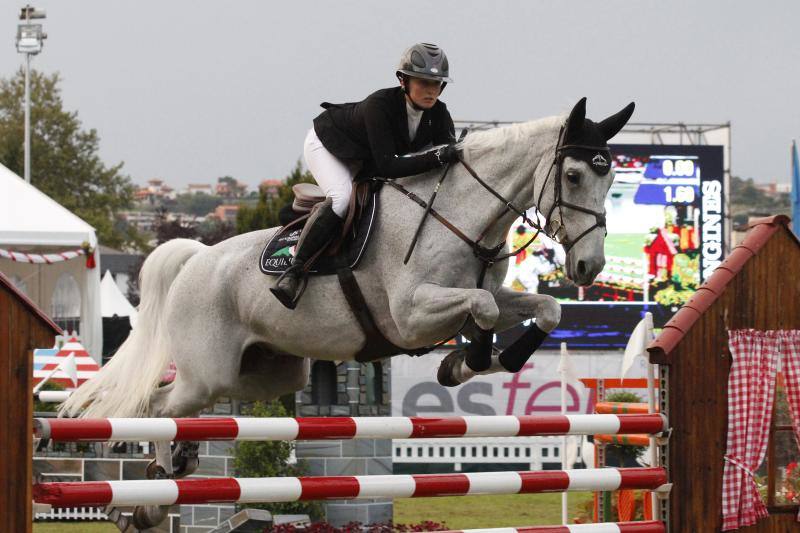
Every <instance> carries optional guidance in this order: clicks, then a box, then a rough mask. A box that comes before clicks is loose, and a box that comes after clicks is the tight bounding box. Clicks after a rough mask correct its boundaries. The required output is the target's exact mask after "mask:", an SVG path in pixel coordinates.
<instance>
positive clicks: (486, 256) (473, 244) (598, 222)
mask: <svg viewBox="0 0 800 533" xmlns="http://www.w3.org/2000/svg"><path fill="white" fill-rule="evenodd" d="M563 143H564V126H562V127H561V131H560V132H559V135H558V144H557V145H556V149H555V156H554V157H553V163H552V164H551V165H550V169H549V170H548V171H547V176H546V177H545V180H544V183H543V184H542V187H541V189H539V198H538V200H537V202H536V209H537V211H538V212H539V213H542V210H541V203H542V197H543V195H544V190H545V188H546V187H547V182H548V181H550V176H551V175H553V174H555V198H554V201H553V204H552V206H551V207H550V211H549V212H548V213H547V217H545V218H546V219H547V220H548V223H547V224H545V225H544V226H542V225H541V224H539V222H538V220H537V221H536V222H534V221H532V220H531V219H530V218H528V215H527V214H526V212H525V210H522V209H519V208H518V207H516V206H515V205H514V204H513V203H512V202H511V201H509V200H507V199H506V198H505V197H504V196H503V195H501V194H500V193H498V192H497V191H496V190H494V189H493V188H492V187H491V186H490V185H489V184H488V183H486V182H485V181H484V180H483V179H481V177H480V176H479V175H478V173H477V172H475V170H474V169H473V168H472V167H471V166H470V165H469V164H468V163H467V162H466V161H464V160H463V159H461V157H459V163H461V165H462V166H463V167H464V168H465V169H466V171H467V172H468V173H469V174H470V176H472V178H473V179H474V180H475V181H477V182H478V183H479V184H480V185H481V186H482V187H483V188H484V189H486V190H487V191H489V193H491V194H492V195H493V196H494V197H495V198H497V199H498V200H500V201H501V202H503V204H505V210H503V211H502V212H501V213H500V214H499V215H498V216H496V217H495V218H494V219H493V220H492V221H491V222H489V224H488V225H487V226H486V227H485V228H484V229H483V231H481V233H480V234H479V235H478V238H477V239H474V240H473V239H470V238H469V237H468V236H467V235H466V234H465V233H464V232H463V231H461V230H460V229H458V228H457V227H456V226H455V225H454V224H453V223H452V222H450V221H449V220H447V218H446V217H444V216H442V215H441V214H440V213H439V212H438V211H436V210H435V209H433V207H432V204H433V199H434V198H435V197H436V193H438V191H439V186H441V184H442V182H443V181H444V178H445V177H446V176H447V173H448V172H449V170H450V165H449V164H448V166H447V167H446V168H445V170H444V173H443V175H442V177H441V178H440V180H439V182H438V184H437V186H436V189H435V191H434V194H433V196H432V197H431V201H430V202H425V200H423V199H422V198H420V197H419V196H417V195H416V194H414V193H413V192H411V191H409V190H408V189H406V188H405V187H403V186H402V185H400V184H399V183H397V181H395V180H389V179H386V178H374V179H375V180H376V181H380V182H382V183H385V184H387V185H389V186H391V187H394V188H395V189H397V190H398V191H400V192H401V193H402V194H403V195H405V196H407V197H408V198H409V199H410V200H412V201H413V202H415V203H416V204H417V205H419V206H420V207H422V208H423V209H425V215H423V221H424V218H425V216H427V215H430V216H432V217H433V218H435V219H436V220H438V221H439V222H440V223H441V224H442V225H443V226H444V227H446V228H447V229H449V230H450V231H451V232H452V233H453V234H455V236H456V237H458V238H459V239H461V240H462V241H464V242H465V243H467V244H468V245H469V246H470V248H472V253H473V254H474V255H475V257H477V258H478V259H479V260H480V261H481V262H482V263H483V268H482V270H481V275H480V280H479V282H478V287H481V285H483V278H484V276H485V274H486V269H488V268H490V267H492V266H493V265H494V264H495V263H497V262H499V261H502V260H504V259H508V258H509V257H514V256H516V255H518V254H520V253H522V252H523V251H524V250H525V249H527V248H528V247H529V246H530V245H531V244H533V241H535V240H536V238H537V237H538V236H539V234H540V233H544V234H545V235H547V236H548V237H549V238H550V239H552V240H553V241H555V242H557V243H559V244H561V245H562V246H563V247H564V251H565V252H569V250H570V249H572V247H573V246H575V244H576V243H577V242H578V241H580V240H581V239H582V238H584V237H585V236H586V235H588V234H589V233H591V232H592V231H594V230H595V229H597V228H604V229H605V227H606V215H605V213H601V212H599V211H594V210H592V209H589V208H588V207H583V206H580V205H576V204H573V203H569V202H566V201H564V200H563V199H562V197H561V171H562V168H563V162H564V151H565V150H568V149H578V150H590V151H598V150H600V151H605V150H607V149H608V147H606V146H586V145H579V144H563ZM554 169H555V173H554V172H553V170H554ZM563 208H568V209H573V210H575V211H580V212H582V213H587V214H590V215H594V217H595V223H594V225H592V226H590V227H589V228H588V229H586V230H585V231H584V232H583V233H581V234H580V235H578V237H577V238H575V239H574V240H568V241H561V240H559V239H558V236H557V233H558V230H556V231H548V229H547V227H548V226H550V225H551V223H552V215H553V213H554V212H555V210H556V209H558V216H559V219H560V221H559V229H561V228H564V229H565V232H566V227H565V226H564V215H563ZM509 211H511V212H513V213H514V214H516V215H517V216H519V217H521V218H522V220H523V222H525V223H526V224H528V225H529V226H530V227H532V228H534V229H535V230H536V232H535V233H534V235H533V236H532V237H531V238H530V239H529V240H528V242H526V243H525V244H524V245H523V246H521V247H519V248H518V249H516V250H514V251H513V252H508V253H505V254H500V251H501V250H502V249H503V247H504V246H505V244H506V241H505V239H503V240H502V241H501V242H499V243H498V244H497V245H496V246H494V247H492V248H487V247H486V246H484V245H482V244H481V241H482V240H483V238H484V237H485V236H486V235H487V234H488V233H489V231H490V230H491V229H492V228H493V227H494V225H495V224H497V222H499V221H500V220H501V219H502V218H503V217H504V216H505V215H506V214H507V213H508V212H509ZM421 229H422V224H420V226H419V227H418V228H417V233H416V235H415V236H414V240H413V241H412V243H411V246H410V247H409V250H408V253H407V254H406V261H407V260H408V257H410V256H411V252H412V251H413V249H414V245H415V244H416V241H417V237H418V236H419V232H420V230H421ZM606 233H607V231H606Z"/></svg>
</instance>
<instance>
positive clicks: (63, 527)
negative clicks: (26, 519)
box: [33, 521, 119, 533]
mask: <svg viewBox="0 0 800 533" xmlns="http://www.w3.org/2000/svg"><path fill="white" fill-rule="evenodd" d="M115 532H116V533H119V529H117V526H115V525H114V524H112V523H111V522H72V521H69V522H34V523H33V533H115Z"/></svg>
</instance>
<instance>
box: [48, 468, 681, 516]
mask: <svg viewBox="0 0 800 533" xmlns="http://www.w3.org/2000/svg"><path fill="white" fill-rule="evenodd" d="M666 483H667V472H666V470H664V469H663V468H619V469H617V468H603V469H591V470H551V471H542V472H478V473H470V474H422V475H397V476H336V477H300V478H297V477H282V478H213V479H176V480H173V479H159V480H134V481H84V482H74V483H73V482H61V483H39V484H36V485H34V486H33V500H34V501H35V502H36V503H44V504H49V505H52V506H53V507H99V506H104V505H116V506H120V505H176V504H203V503H223V502H231V503H256V502H259V503H260V502H292V501H299V500H328V499H335V500H339V499H342V500H352V499H363V498H417V497H429V496H461V495H468V494H526V493H535V492H561V491H595V490H605V491H608V490H617V489H625V488H630V489H649V490H655V489H658V488H659V487H661V486H662V485H665V484H666Z"/></svg>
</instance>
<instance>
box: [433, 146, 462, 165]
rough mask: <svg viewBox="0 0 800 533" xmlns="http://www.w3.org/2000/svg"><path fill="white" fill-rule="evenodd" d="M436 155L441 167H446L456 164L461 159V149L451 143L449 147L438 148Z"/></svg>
mask: <svg viewBox="0 0 800 533" xmlns="http://www.w3.org/2000/svg"><path fill="white" fill-rule="evenodd" d="M435 154H436V159H438V160H439V164H440V165H441V166H445V165H446V164H448V163H455V162H456V161H459V160H460V159H461V149H460V148H458V147H457V146H456V143H450V144H448V145H447V146H442V147H441V148H437V149H436V152H435Z"/></svg>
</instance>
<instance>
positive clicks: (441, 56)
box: [395, 43, 453, 92]
mask: <svg viewBox="0 0 800 533" xmlns="http://www.w3.org/2000/svg"><path fill="white" fill-rule="evenodd" d="M395 75H396V76H397V79H399V80H403V81H404V82H405V85H406V87H408V78H409V77H412V78H425V79H427V80H435V81H440V82H442V87H441V90H444V88H445V86H446V85H447V84H448V82H451V81H453V80H452V79H451V78H450V64H449V63H448V61H447V56H446V55H445V53H444V50H442V49H441V48H439V47H438V46H436V45H435V44H430V43H417V44H415V45H414V46H412V47H411V48H409V49H407V50H406V51H405V52H403V55H402V57H400V64H399V65H397V72H396V73H395ZM406 92H408V89H407V88H406Z"/></svg>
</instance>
